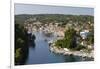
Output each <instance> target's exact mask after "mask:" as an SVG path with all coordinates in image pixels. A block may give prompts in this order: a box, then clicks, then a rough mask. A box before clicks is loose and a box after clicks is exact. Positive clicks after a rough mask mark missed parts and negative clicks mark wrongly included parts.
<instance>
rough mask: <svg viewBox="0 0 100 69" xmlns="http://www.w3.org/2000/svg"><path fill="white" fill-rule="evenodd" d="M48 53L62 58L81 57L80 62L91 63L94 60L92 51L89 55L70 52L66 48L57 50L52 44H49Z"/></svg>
mask: <svg viewBox="0 0 100 69" xmlns="http://www.w3.org/2000/svg"><path fill="white" fill-rule="evenodd" d="M50 51H51V52H53V53H57V54H62V55H64V56H78V57H82V61H93V60H94V51H91V52H90V53H87V52H84V51H71V50H69V49H67V48H58V47H56V46H54V45H53V44H50Z"/></svg>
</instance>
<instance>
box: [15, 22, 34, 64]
mask: <svg viewBox="0 0 100 69" xmlns="http://www.w3.org/2000/svg"><path fill="white" fill-rule="evenodd" d="M34 39H35V36H34ZM34 39H33V40H34ZM28 44H29V39H28V34H27V31H26V30H25V29H24V27H23V26H21V25H19V24H16V23H15V65H22V64H25V61H26V59H27V57H28Z"/></svg>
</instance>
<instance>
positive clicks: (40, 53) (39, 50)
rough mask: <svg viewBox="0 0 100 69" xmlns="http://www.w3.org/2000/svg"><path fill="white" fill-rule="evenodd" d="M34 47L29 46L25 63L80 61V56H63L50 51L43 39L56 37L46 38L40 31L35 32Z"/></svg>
mask: <svg viewBox="0 0 100 69" xmlns="http://www.w3.org/2000/svg"><path fill="white" fill-rule="evenodd" d="M34 34H35V36H36V40H35V47H32V46H30V47H29V55H28V59H27V62H26V64H44V63H62V62H74V61H80V60H81V58H80V57H75V56H74V57H73V56H63V55H61V54H55V53H52V52H50V50H49V44H48V42H47V41H45V39H48V40H51V39H55V38H56V37H51V38H47V37H46V36H45V35H44V34H43V33H42V32H35V33H34Z"/></svg>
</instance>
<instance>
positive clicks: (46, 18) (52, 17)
mask: <svg viewBox="0 0 100 69" xmlns="http://www.w3.org/2000/svg"><path fill="white" fill-rule="evenodd" d="M29 18H33V20H34V18H36V19H35V20H34V21H40V22H41V23H50V22H53V23H56V22H58V23H63V24H66V23H75V22H78V23H79V24H80V25H81V24H83V23H87V22H89V21H90V23H94V17H93V16H89V15H64V14H36V15H28V14H22V15H15V19H16V20H17V23H19V24H23V23H25V20H27V19H29ZM33 20H32V21H33ZM29 21H30V23H31V22H32V21H31V20H29Z"/></svg>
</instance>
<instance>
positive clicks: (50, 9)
mask: <svg viewBox="0 0 100 69" xmlns="http://www.w3.org/2000/svg"><path fill="white" fill-rule="evenodd" d="M14 7H15V8H14V11H15V15H18V14H71V15H94V9H93V8H86V7H69V6H50V5H36V4H17V3H16V4H15V6H14Z"/></svg>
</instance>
